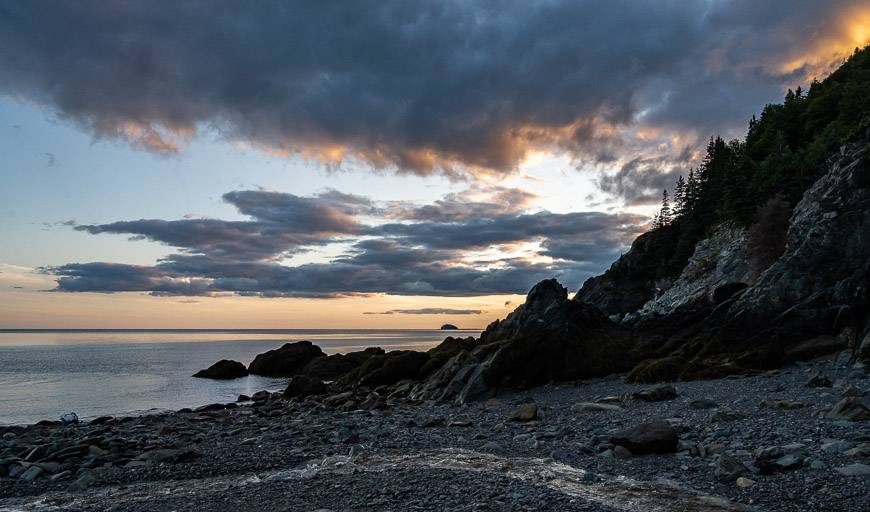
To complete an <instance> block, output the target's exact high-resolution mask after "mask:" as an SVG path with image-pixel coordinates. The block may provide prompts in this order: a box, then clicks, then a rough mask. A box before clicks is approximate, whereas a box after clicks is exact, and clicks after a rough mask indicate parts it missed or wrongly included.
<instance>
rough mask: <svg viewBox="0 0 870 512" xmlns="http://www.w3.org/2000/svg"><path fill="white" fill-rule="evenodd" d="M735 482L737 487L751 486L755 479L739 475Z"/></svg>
mask: <svg viewBox="0 0 870 512" xmlns="http://www.w3.org/2000/svg"><path fill="white" fill-rule="evenodd" d="M735 483H736V484H737V487H752V486H753V485H755V480H752V479H750V478H745V477H742V476H741V477H740V478H738V479H737V481H736V482H735Z"/></svg>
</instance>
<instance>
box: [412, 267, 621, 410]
mask: <svg viewBox="0 0 870 512" xmlns="http://www.w3.org/2000/svg"><path fill="white" fill-rule="evenodd" d="M460 348H461V350H459V351H458V352H457V353H456V354H455V355H453V356H452V357H451V358H450V359H449V360H447V361H446V362H445V363H444V364H443V366H441V368H440V369H439V370H437V371H436V372H435V373H433V374H432V375H431V376H430V377H429V378H428V379H427V380H426V381H425V382H423V383H421V384H420V385H418V386H417V387H416V388H415V389H414V390H412V392H411V395H412V396H413V397H417V398H435V399H447V400H455V401H457V402H465V401H468V400H474V399H479V398H484V397H488V396H492V395H494V394H495V393H496V392H497V391H498V390H499V389H502V388H524V387H529V386H534V385H539V384H543V383H546V382H549V381H554V380H555V381H567V380H574V379H582V378H588V377H598V376H602V375H607V374H610V373H614V372H618V371H624V370H626V369H627V368H629V367H630V366H631V364H632V359H631V355H630V354H631V343H630V341H629V332H628V331H627V330H625V329H623V328H622V327H620V326H618V325H616V324H614V323H613V322H611V321H610V320H609V319H608V318H607V317H606V316H605V315H604V314H603V313H602V312H601V311H600V310H598V309H597V308H595V307H593V306H590V305H588V304H584V303H582V302H577V301H571V300H569V299H568V291H567V290H566V289H565V288H564V287H562V285H560V284H559V283H558V282H557V281H556V280H555V279H549V280H546V281H542V282H540V283H538V284H537V285H535V287H534V288H532V290H531V291H530V292H529V294H528V297H527V298H526V302H525V303H524V304H523V305H521V306H520V307H518V308H517V309H516V310H515V311H514V312H513V313H511V314H510V315H508V317H507V318H505V319H504V320H502V321H496V322H493V323H492V324H491V325H490V326H489V327H487V329H486V330H485V331H484V332H483V334H482V335H481V336H480V339H478V340H477V341H476V342H475V343H473V344H471V343H468V342H465V346H463V347H460Z"/></svg>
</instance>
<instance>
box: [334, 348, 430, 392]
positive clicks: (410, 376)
mask: <svg viewBox="0 0 870 512" xmlns="http://www.w3.org/2000/svg"><path fill="white" fill-rule="evenodd" d="M429 359H430V357H429V354H427V353H426V352H417V351H414V350H393V351H391V352H387V353H386V354H381V355H376V356H372V357H370V358H368V359H366V361H365V362H364V363H363V364H362V365H361V366H360V367H359V368H356V369H354V370H352V371H350V372H348V373H346V374H344V375H343V376H342V377H341V379H339V384H340V385H341V386H344V387H348V386H350V387H357V386H370V387H377V386H383V385H392V384H395V383H397V382H399V381H401V380H417V379H420V378H422V377H423V373H422V370H423V368H424V367H425V366H426V363H427V362H428V361H429Z"/></svg>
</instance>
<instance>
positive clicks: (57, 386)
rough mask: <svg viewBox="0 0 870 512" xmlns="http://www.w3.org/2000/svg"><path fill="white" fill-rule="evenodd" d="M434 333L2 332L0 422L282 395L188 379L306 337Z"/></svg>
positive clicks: (277, 383)
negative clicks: (260, 394) (263, 394)
mask: <svg viewBox="0 0 870 512" xmlns="http://www.w3.org/2000/svg"><path fill="white" fill-rule="evenodd" d="M479 332H480V331H449V332H445V331H440V330H256V331H255V330H237V331H225V330H222V331H216V330H208V331H187V330H184V331H165V330H161V331H151V330H149V331H141V330H131V331H0V424H16V423H32V422H35V421H39V420H41V419H57V418H58V417H59V416H60V415H62V414H64V413H67V412H75V413H76V414H78V415H79V417H81V418H85V419H86V418H93V417H96V416H101V415H122V414H143V413H147V412H151V411H158V410H166V409H180V408H182V407H191V406H197V405H204V404H208V403H213V402H227V401H233V400H235V398H236V397H237V396H238V395H239V394H242V393H243V394H248V395H250V394H251V393H254V392H256V391H259V390H261V389H272V390H277V389H281V388H283V387H284V386H285V385H286V379H272V378H265V377H255V376H250V377H245V378H242V379H235V380H231V381H214V380H208V379H194V378H192V377H191V375H193V374H194V373H195V372H196V371H198V370H200V369H202V368H207V367H208V366H210V365H211V364H212V363H214V362H216V361H218V360H220V359H235V360H236V361H241V362H243V363H245V364H248V363H250V362H251V360H253V359H254V356H256V355H257V354H259V353H261V352H265V351H266V350H270V349H273V348H277V347H279V346H281V345H283V344H284V343H287V342H289V341H297V340H302V339H307V340H310V341H311V342H313V343H315V344H316V345H319V346H320V347H321V348H322V349H323V351H324V352H326V353H327V354H335V353H344V352H350V351H354V350H361V349H364V348H366V347H374V346H377V347H383V348H384V349H385V350H400V349H414V350H426V349H428V348H431V347H433V346H435V345H437V344H438V343H440V342H441V340H443V339H444V337H445V336H447V335H454V336H456V335H461V336H477V335H478V334H479Z"/></svg>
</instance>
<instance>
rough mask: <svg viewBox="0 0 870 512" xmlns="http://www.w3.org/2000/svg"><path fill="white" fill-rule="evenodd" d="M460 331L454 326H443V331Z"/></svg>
mask: <svg viewBox="0 0 870 512" xmlns="http://www.w3.org/2000/svg"><path fill="white" fill-rule="evenodd" d="M458 329H459V327H456V326H455V325H453V324H444V325H442V326H441V330H442V331H456V330H458Z"/></svg>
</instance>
